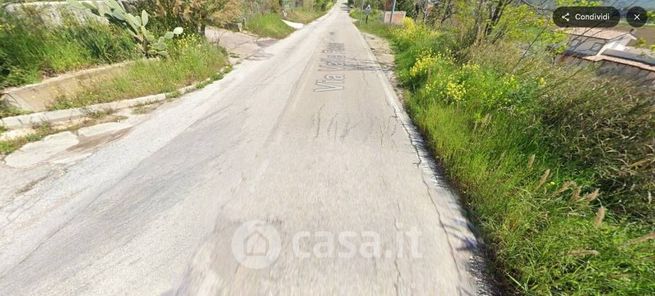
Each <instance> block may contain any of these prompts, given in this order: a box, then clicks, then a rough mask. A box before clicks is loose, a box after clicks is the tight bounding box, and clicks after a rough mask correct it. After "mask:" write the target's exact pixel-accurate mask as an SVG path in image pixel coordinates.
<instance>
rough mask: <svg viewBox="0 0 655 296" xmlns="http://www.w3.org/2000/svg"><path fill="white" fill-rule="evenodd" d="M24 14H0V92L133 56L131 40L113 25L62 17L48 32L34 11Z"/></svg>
mask: <svg viewBox="0 0 655 296" xmlns="http://www.w3.org/2000/svg"><path fill="white" fill-rule="evenodd" d="M26 12H27V14H26V15H25V16H24V17H17V16H11V15H8V14H4V15H0V19H2V20H1V21H0V88H4V87H10V86H19V85H23V84H29V83H35V82H38V81H40V80H42V79H43V78H45V77H50V76H54V75H57V74H61V73H64V72H67V71H71V70H78V69H83V68H88V67H91V66H95V65H100V64H110V63H116V62H121V61H125V60H129V59H133V58H135V57H137V51H136V44H135V42H134V41H133V39H132V37H130V36H129V34H128V33H127V32H125V31H123V30H121V29H120V28H118V27H116V26H110V25H107V24H102V23H100V22H98V21H95V20H91V21H89V22H86V23H80V22H79V21H78V20H77V19H75V18H74V17H72V16H65V18H64V23H63V24H62V25H61V26H57V27H55V28H52V27H51V26H50V25H49V24H48V23H47V22H45V21H43V20H42V19H41V18H40V17H39V16H38V12H37V11H31V10H28V11H26ZM0 14H2V12H0Z"/></svg>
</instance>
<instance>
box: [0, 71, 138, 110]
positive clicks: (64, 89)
mask: <svg viewBox="0 0 655 296" xmlns="http://www.w3.org/2000/svg"><path fill="white" fill-rule="evenodd" d="M129 63H130V62H126V63H120V64H113V65H109V66H104V67H100V68H94V69H88V70H82V71H79V72H74V73H68V74H64V75H61V76H58V77H55V78H50V79H46V80H44V81H43V82H40V83H36V84H31V85H26V86H21V87H14V88H8V89H5V90H2V93H0V102H1V103H4V104H9V105H10V106H14V107H16V108H18V109H21V110H25V111H45V110H47V109H48V107H49V106H50V105H52V104H53V103H54V102H55V101H56V100H57V98H60V97H63V96H73V95H75V94H78V93H80V92H81V91H83V90H84V89H85V88H86V87H88V86H90V85H94V84H96V83H98V82H99V81H103V80H106V79H109V78H111V77H114V76H116V75H120V74H122V73H123V70H124V69H125V66H126V65H128V64H129Z"/></svg>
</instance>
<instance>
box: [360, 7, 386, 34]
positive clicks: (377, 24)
mask: <svg viewBox="0 0 655 296" xmlns="http://www.w3.org/2000/svg"><path fill="white" fill-rule="evenodd" d="M350 17H352V18H353V19H355V21H356V23H355V24H356V25H357V28H359V29H360V30H361V31H363V32H366V33H369V34H375V35H378V36H380V37H391V35H390V28H389V26H388V25H386V24H384V23H382V12H380V11H379V10H373V12H372V13H371V14H370V15H369V16H368V23H367V22H366V14H364V12H363V11H362V10H361V9H353V10H351V11H350Z"/></svg>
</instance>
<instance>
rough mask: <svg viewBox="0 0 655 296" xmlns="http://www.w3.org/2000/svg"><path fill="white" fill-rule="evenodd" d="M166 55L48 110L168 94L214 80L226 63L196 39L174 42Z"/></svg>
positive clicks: (222, 55) (216, 51) (221, 52)
mask: <svg viewBox="0 0 655 296" xmlns="http://www.w3.org/2000/svg"><path fill="white" fill-rule="evenodd" d="M170 52H171V58H170V59H163V60H157V61H137V62H136V63H134V64H133V65H130V66H129V67H127V68H126V69H125V70H124V73H123V74H122V75H119V76H117V77H114V78H112V79H109V80H108V81H102V82H99V83H97V84H94V85H90V86H89V87H87V88H86V89H85V91H83V92H82V93H79V94H77V95H75V96H72V97H63V98H59V99H58V100H57V101H56V103H55V104H54V105H53V106H51V109H68V108H75V107H82V106H86V105H90V104H97V103H104V102H110V101H116V100H122V99H131V98H135V97H140V96H146V95H152V94H158V93H172V92H175V91H176V90H177V89H178V88H181V87H183V86H187V85H190V84H192V83H196V82H200V81H203V80H205V79H208V78H212V77H215V76H216V73H217V72H218V71H219V70H220V69H221V68H223V67H224V66H226V65H227V64H228V62H227V54H226V53H225V51H224V50H222V49H220V48H218V47H215V46H213V45H211V44H209V43H207V42H206V41H204V40H201V38H200V37H196V36H187V37H186V38H183V39H179V40H177V41H176V42H175V43H174V44H173V45H172V46H171V48H170Z"/></svg>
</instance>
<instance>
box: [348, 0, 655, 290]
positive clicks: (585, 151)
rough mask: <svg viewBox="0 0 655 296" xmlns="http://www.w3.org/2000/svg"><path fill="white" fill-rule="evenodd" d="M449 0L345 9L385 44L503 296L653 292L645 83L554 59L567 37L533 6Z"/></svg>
mask: <svg viewBox="0 0 655 296" xmlns="http://www.w3.org/2000/svg"><path fill="white" fill-rule="evenodd" d="M452 2H453V3H454V5H459V6H456V7H457V8H458V9H457V10H455V11H449V10H447V9H442V10H436V11H434V12H433V14H432V15H431V16H429V17H427V18H425V21H424V22H423V21H422V20H423V18H422V16H417V19H418V20H420V22H419V23H417V22H415V21H413V20H411V19H406V21H405V23H404V25H403V26H400V27H386V26H384V25H382V24H381V23H380V21H379V19H378V18H376V17H370V18H369V24H368V25H367V24H364V21H363V14H362V12H361V11H358V10H354V11H353V13H352V16H353V17H354V18H356V19H357V21H358V22H357V24H358V26H359V27H360V28H361V29H362V30H363V31H367V32H371V33H374V34H378V35H381V36H383V37H387V38H388V39H389V40H390V41H391V42H392V45H393V47H394V50H395V52H396V64H397V74H398V76H399V80H400V82H401V84H402V86H403V87H404V88H405V89H406V90H407V96H406V97H405V98H404V99H405V104H406V107H407V110H408V112H409V113H410V115H411V117H412V118H413V120H414V122H415V124H416V125H417V126H418V127H419V129H420V130H421V131H422V132H423V134H424V136H425V138H426V140H427V141H428V142H429V144H430V146H431V148H432V150H433V153H434V155H435V156H436V157H437V158H438V160H439V161H440V162H441V163H442V164H443V166H444V167H445V169H446V173H447V174H448V176H449V178H450V179H451V180H452V181H453V183H455V184H456V185H457V186H458V187H459V189H460V190H461V191H462V193H463V194H464V196H465V203H466V205H467V208H468V209H469V210H470V211H471V216H472V218H473V219H474V220H475V222H476V224H477V225H478V226H479V227H480V228H481V230H482V233H483V235H484V238H485V241H486V242H487V243H488V244H489V250H490V253H489V255H490V258H491V262H490V265H491V266H490V268H491V270H490V273H492V274H496V275H499V277H498V280H499V283H498V284H499V286H500V287H501V288H502V289H503V292H502V293H503V295H507V294H525V295H654V294H655V232H653V231H654V230H655V204H654V202H653V194H655V102H654V101H653V97H655V96H654V94H653V92H652V90H648V89H647V88H645V87H639V86H636V85H632V84H631V83H630V81H628V80H625V79H623V78H620V77H600V76H597V75H596V73H595V71H594V69H591V68H579V67H574V66H569V65H565V64H561V63H559V62H557V56H558V54H559V52H560V50H561V49H562V44H563V41H564V40H565V36H563V35H562V34H561V33H559V32H558V31H557V30H555V28H553V27H551V26H550V24H549V22H548V20H547V19H544V18H542V17H540V16H539V15H537V14H535V13H534V12H533V11H532V10H531V8H530V7H527V6H524V5H517V6H514V5H509V2H510V1H487V2H493V3H494V5H489V6H486V5H481V6H476V5H472V4H471V5H469V4H465V2H464V1H461V2H460V1H452ZM476 2H477V1H476ZM503 4H504V5H503ZM496 5H500V6H496ZM490 7H494V9H491V10H490ZM437 9H439V7H437ZM496 9H500V11H499V10H496ZM499 15H504V16H512V17H511V18H510V17H501V16H499ZM474 16H485V17H479V18H476V17H474ZM486 16H490V18H488V19H487V18H486ZM530 27H536V28H540V30H526V28H530Z"/></svg>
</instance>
